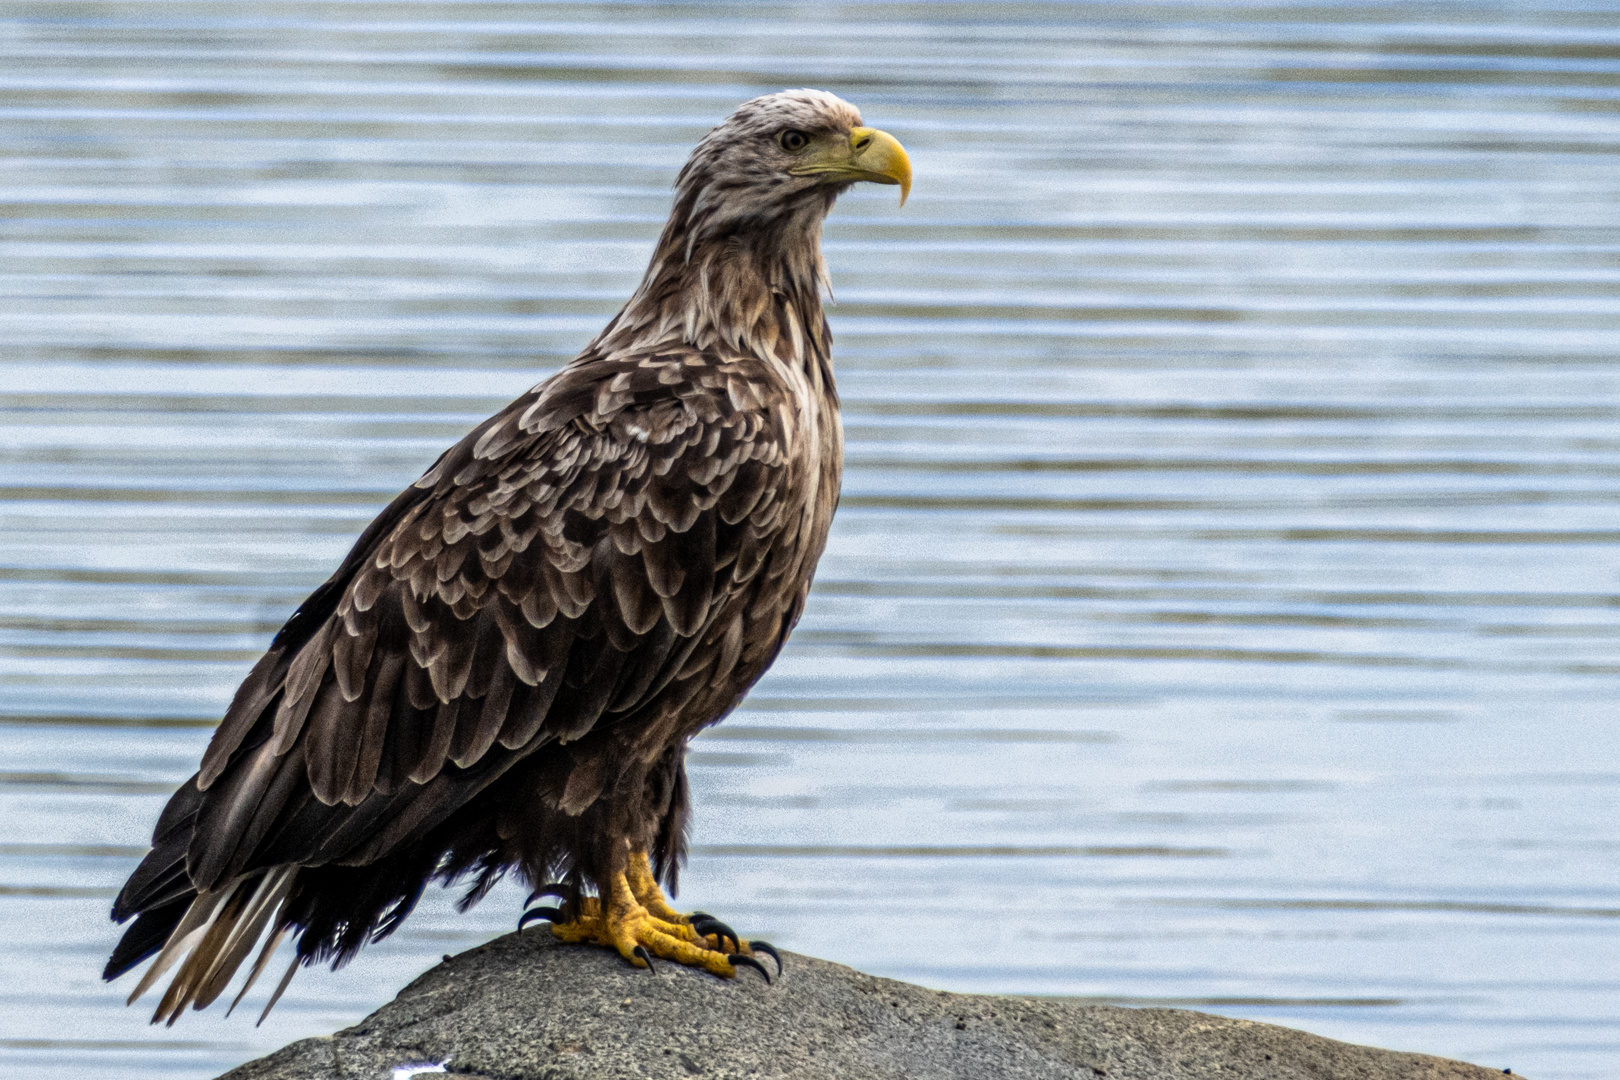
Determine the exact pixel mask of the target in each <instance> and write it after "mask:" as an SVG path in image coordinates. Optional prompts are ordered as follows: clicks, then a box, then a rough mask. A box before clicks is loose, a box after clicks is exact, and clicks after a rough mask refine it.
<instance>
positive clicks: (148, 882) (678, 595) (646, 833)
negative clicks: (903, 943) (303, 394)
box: [104, 90, 911, 1024]
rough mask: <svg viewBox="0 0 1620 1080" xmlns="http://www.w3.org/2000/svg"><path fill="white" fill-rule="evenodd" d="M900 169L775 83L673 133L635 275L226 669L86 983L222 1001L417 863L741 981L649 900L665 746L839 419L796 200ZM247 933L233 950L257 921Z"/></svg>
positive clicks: (772, 607) (710, 716)
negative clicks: (697, 128) (510, 880)
mask: <svg viewBox="0 0 1620 1080" xmlns="http://www.w3.org/2000/svg"><path fill="white" fill-rule="evenodd" d="M859 181H874V182H876V183H880V184H897V185H899V187H900V201H901V204H902V205H903V204H904V202H905V199H906V196H907V194H908V193H909V191H910V186H911V163H910V161H909V159H908V158H907V156H906V152H905V150H904V149H903V148H902V147H901V145H900V143H899V142H898V141H896V140H895V138H894V137H893V136H891V135H889V134H887V133H886V132H883V131H879V130H876V129H874V128H869V127H865V126H863V125H862V122H861V115H860V113H859V111H857V110H856V109H855V107H854V106H852V105H850V104H849V103H847V102H845V101H843V100H841V99H839V98H838V97H835V96H834V95H832V94H830V93H827V92H825V91H820V90H789V91H784V92H782V93H776V94H770V95H768V96H765V97H760V98H755V99H754V100H752V101H749V102H746V103H745V104H743V105H741V106H740V107H738V108H737V110H736V111H735V112H733V113H732V114H731V115H730V116H729V117H727V118H726V119H725V120H724V121H723V122H722V123H721V124H720V125H719V126H717V127H715V128H714V129H713V130H711V131H710V132H709V133H708V134H707V135H706V136H705V137H704V138H703V139H702V140H701V141H700V142H699V143H698V144H697V147H696V148H695V149H694V150H693V151H692V154H691V157H690V158H689V160H688V161H687V162H686V164H685V166H684V167H683V168H682V169H681V171H680V173H679V175H678V177H677V179H676V183H675V199H674V208H673V210H672V211H671V213H670V216H669V221H668V223H667V224H666V225H665V226H664V229H663V232H662V234H661V235H660V236H659V239H658V243H657V247H656V248H655V250H654V253H653V256H652V260H651V263H650V265H649V266H648V268H647V271H646V273H645V275H644V276H643V277H642V279H641V283H640V285H639V286H638V287H637V289H636V291H635V293H634V294H633V295H632V296H631V297H630V299H629V301H628V302H626V303H625V305H624V307H623V308H621V309H620V310H619V312H618V313H617V314H616V315H614V317H613V318H612V319H611V320H610V321H609V322H608V324H607V326H606V327H605V328H604V329H603V330H602V332H601V333H600V334H598V335H597V336H596V338H595V340H593V341H592V342H591V343H590V344H589V345H587V346H586V347H585V349H584V351H583V352H581V353H580V354H579V355H578V356H577V357H576V358H575V359H574V360H572V361H571V362H569V363H568V364H567V365H566V366H564V367H563V368H562V369H561V370H560V371H558V372H557V373H556V374H554V375H552V376H551V377H550V378H548V379H546V380H544V381H543V382H541V383H539V384H538V385H537V386H535V387H534V388H533V389H531V390H530V391H528V392H527V393H526V394H524V395H523V396H521V397H519V398H518V399H517V400H516V401H514V402H512V403H511V404H510V405H508V406H506V407H505V408H504V409H502V410H501V411H500V412H498V413H496V414H495V415H494V416H492V417H490V418H489V419H487V420H485V421H484V422H483V423H481V424H479V425H478V426H477V427H475V428H474V429H473V430H472V431H471V432H470V433H469V434H468V435H467V436H466V437H465V438H463V439H462V440H461V441H460V442H458V443H456V444H455V445H454V446H452V447H451V448H450V449H449V450H447V451H445V452H444V454H443V455H442V456H440V458H439V459H438V461H436V462H435V463H434V464H433V466H432V467H431V468H430V469H428V470H427V472H426V473H424V474H423V475H422V477H421V479H419V480H417V481H416V482H415V483H414V484H412V485H411V486H410V487H408V488H406V489H405V491H404V492H402V493H401V494H400V495H399V496H398V497H396V498H395V499H394V500H393V501H392V502H391V503H389V504H388V506H387V508H386V509H384V510H383V511H382V513H380V514H379V515H378V516H377V518H376V519H375V520H374V521H372V522H371V524H370V525H369V526H367V527H366V529H365V530H364V531H363V532H362V533H361V534H360V537H359V539H358V540H357V541H356V542H355V544H354V547H353V548H352V549H351V550H350V552H349V554H348V556H347V557H346V558H344V560H343V562H342V564H341V565H340V566H339V567H338V568H337V571H336V572H335V573H333V574H332V576H331V577H330V578H328V579H327V580H326V581H325V583H323V584H322V585H321V586H320V587H319V588H317V589H316V590H315V591H314V592H313V593H312V594H311V595H310V596H309V598H308V599H306V600H305V601H304V602H303V603H302V604H301V605H300V606H299V607H298V609H297V610H296V611H295V612H294V613H293V615H292V617H291V618H290V619H288V621H287V623H286V625H285V626H283V627H282V628H281V630H280V632H278V633H277V634H276V636H275V638H274V639H273V640H272V642H271V644H270V648H269V650H268V651H267V652H266V653H265V655H264V656H263V658H261V659H260V660H259V661H258V663H257V664H255V665H254V666H253V669H252V670H251V671H250V672H249V674H248V676H247V678H246V679H245V680H244V681H243V682H242V684H241V686H240V688H239V689H238V690H237V691H236V694H235V697H234V698H233V700H232V701H231V704H230V706H229V708H228V709H227V710H226V712H225V714H224V717H223V718H222V719H221V721H220V723H219V726H218V727H217V728H216V730H215V732H214V734H213V737H212V739H211V741H210V742H209V744H208V747H207V750H206V751H205V752H204V754H203V757H202V762H201V764H200V765H199V766H198V769H197V772H196V773H195V775H193V776H192V777H191V778H190V779H189V780H187V781H186V783H185V784H184V785H183V786H182V787H181V788H180V789H179V790H178V791H177V792H176V793H175V794H174V796H173V797H172V798H171V799H170V800H169V802H168V804H167V806H166V807H165V808H164V810H163V812H162V814H161V815H160V816H159V818H158V822H157V826H156V828H155V830H154V832H153V836H152V849H151V851H150V852H149V853H148V854H147V855H146V856H145V858H144V859H142V861H141V863H140V865H139V866H138V867H137V868H136V869H135V871H134V873H133V874H131V875H130V878H129V880H128V882H127V883H126V884H125V885H124V887H123V889H122V891H120V893H119V894H118V897H117V900H116V901H115V902H114V904H113V909H112V917H113V919H114V920H115V921H116V922H118V923H124V922H126V921H128V920H130V919H132V918H133V919H134V922H133V924H131V925H130V926H129V927H128V929H127V930H126V931H125V932H124V934H123V937H122V939H121V940H120V941H119V943H118V945H117V947H116V949H115V950H114V952H113V954H112V957H111V959H110V960H109V961H108V963H107V966H106V970H105V972H104V977H105V978H107V979H109V980H110V979H115V978H117V977H118V976H120V975H122V974H124V973H125V972H127V971H129V970H131V969H132V968H135V967H136V966H138V965H139V964H141V963H142V962H143V961H145V960H146V959H148V958H150V957H154V956H155V959H153V962H152V964H151V966H150V967H149V968H148V969H147V970H146V972H145V973H144V975H143V976H142V977H141V979H140V980H139V983H138V985H136V987H135V988H134V992H133V993H131V995H130V999H129V1000H130V1003H133V1002H134V1001H135V1000H136V999H137V998H139V997H140V996H141V995H142V994H143V993H144V992H146V991H147V990H148V989H150V988H151V987H152V986H153V985H154V984H156V983H157V982H158V980H160V979H161V978H162V977H163V976H164V975H165V974H166V973H168V972H169V971H171V970H173V971H174V974H173V976H172V977H171V978H170V981H169V983H168V985H167V988H166V989H165V991H164V993H163V995H162V998H161V1000H160V1001H159V1003H158V1006H157V1010H156V1012H155V1014H154V1015H153V1018H152V1022H153V1023H157V1022H159V1021H166V1022H167V1023H169V1024H173V1023H174V1021H175V1020H176V1019H177V1018H178V1017H179V1016H180V1014H181V1012H182V1011H183V1010H185V1009H186V1007H187V1006H192V1007H194V1008H197V1009H202V1008H205V1007H206V1006H208V1005H209V1004H211V1003H212V1002H213V1001H215V1000H216V999H217V998H218V997H219V996H220V995H221V993H222V992H223V991H224V990H225V989H226V987H227V985H228V984H229V983H230V981H231V980H232V977H233V976H234V974H235V973H236V972H237V970H238V969H239V968H241V967H242V966H243V965H244V964H245V963H246V962H247V960H248V957H249V955H250V954H251V953H252V952H253V950H254V949H255V947H257V948H258V953H257V957H256V958H255V959H254V962H253V963H252V964H251V966H250V967H249V968H248V973H247V975H246V977H245V979H244V985H243V986H242V988H241V990H240V991H239V992H238V994H237V995H236V997H235V1000H234V1001H233V1002H232V1005H231V1007H232V1008H233V1009H234V1008H235V1005H236V1004H237V1003H239V1002H240V1001H241V1000H242V997H243V995H245V994H246V993H247V991H248V989H249V988H251V987H252V986H253V984H254V982H255V981H256V980H257V979H258V977H259V975H260V974H261V972H262V971H263V970H264V968H265V966H266V964H267V963H268V962H269V960H270V959H271V957H272V956H273V955H274V954H275V952H276V950H277V948H278V947H279V946H280V944H281V943H282V942H283V940H284V939H286V938H287V937H289V936H291V937H293V938H294V940H295V943H296V949H295V954H294V956H293V958H292V962H291V964H290V965H289V966H288V967H287V969H286V974H285V975H284V976H283V977H282V979H281V982H280V985H279V986H277V987H276V989H275V991H274V993H273V994H272V995H271V997H270V1001H269V1004H267V1005H266V1006H265V1009H264V1013H263V1014H261V1016H260V1019H261V1021H262V1019H263V1017H264V1016H265V1015H268V1013H269V1011H270V1009H271V1008H273V1007H274V1005H275V1003H276V1001H277V1000H278V999H279V998H280V996H281V994H282V992H283V991H285V989H286V987H287V985H288V983H289V982H290V981H291V979H292V976H293V974H294V973H295V972H296V971H297V970H298V969H299V967H304V966H312V965H314V964H317V963H328V962H329V963H330V964H331V965H332V966H333V967H334V968H336V967H338V966H340V965H342V964H343V963H345V962H347V961H348V960H349V959H350V958H352V957H353V956H354V955H355V954H356V953H357V952H358V951H359V949H360V948H361V947H362V946H363V945H365V944H366V943H367V942H370V941H376V940H379V939H381V938H383V937H386V936H387V935H388V934H390V933H392V932H393V931H394V930H395V929H397V928H398V927H399V925H400V923H401V922H402V921H403V920H404V919H405V918H406V916H408V915H409V914H410V912H411V910H412V908H413V907H414V906H415V905H416V903H417V901H418V899H419V898H420V897H421V896H422V893H423V890H424V889H425V888H426V886H427V885H428V883H429V882H433V881H437V882H441V883H444V884H451V883H453V882H456V881H458V880H464V879H470V881H471V885H470V888H469V889H468V891H467V893H466V894H465V895H464V896H463V897H462V899H461V900H460V906H461V907H462V909H465V908H467V907H469V906H471V905H472V904H474V903H476V902H477V901H478V900H479V899H480V898H482V897H483V896H484V895H485V893H487V891H488V890H489V889H490V887H491V886H493V885H494V884H495V882H496V881H498V880H499V879H500V878H501V877H502V876H503V875H505V874H507V873H509V872H512V873H515V874H517V875H518V876H519V877H520V878H521V879H522V880H523V881H524V882H526V883H527V884H528V885H530V886H532V887H534V889H535V892H534V894H533V895H531V896H530V898H529V900H530V902H531V903H533V902H534V901H536V900H537V899H538V898H540V897H551V898H554V899H555V900H556V901H557V904H556V906H544V905H542V906H537V907H535V908H533V909H531V910H530V911H528V912H526V913H525V914H524V916H523V918H522V919H521V920H520V921H519V926H520V928H521V926H522V925H524V923H526V922H528V921H532V920H535V919H546V920H548V921H550V923H551V924H552V926H551V929H552V933H553V934H555V935H556V936H557V937H558V938H559V939H561V940H563V941H565V942H588V943H595V944H598V945H603V946H608V947H610V948H613V949H616V950H617V951H618V953H619V954H620V955H621V956H622V957H624V959H625V960H626V961H627V962H628V963H630V964H632V965H634V966H636V967H651V966H652V963H653V958H654V957H659V958H662V959H664V960H669V961H673V962H675V963H678V964H683V965H689V966H693V967H697V968H701V969H703V970H706V971H709V972H712V973H713V974H715V975H718V976H721V977H725V978H730V977H734V976H735V975H736V974H737V972H738V969H739V967H740V966H748V967H752V968H754V969H757V970H758V971H759V973H760V974H762V975H765V976H766V978H767V979H768V978H769V975H768V973H767V972H766V969H765V967H764V965H763V964H761V963H760V961H759V960H758V959H756V957H755V953H765V954H767V955H769V956H772V957H773V958H775V959H776V965H777V970H778V973H780V967H781V962H780V959H779V958H776V954H775V950H773V949H771V948H770V947H769V946H768V945H767V944H766V943H764V942H757V941H756V942H748V941H746V940H744V939H741V938H739V937H738V936H737V934H736V933H735V932H734V931H732V930H731V928H730V927H728V926H726V925H725V924H723V923H720V922H719V921H717V920H715V919H714V918H712V917H711V916H708V915H705V914H703V913H694V914H692V915H684V914H681V913H680V912H678V911H676V910H675V909H674V908H673V907H671V905H670V903H669V901H668V899H667V898H666V895H665V893H664V892H663V891H662V889H661V888H660V883H662V886H663V888H667V889H668V890H669V895H674V894H675V892H676V887H677V872H678V869H679V867H680V865H681V863H682V862H683V861H684V859H685V855H686V830H687V824H688V820H689V817H690V813H691V808H690V794H689V793H690V788H689V785H688V781H687V777H686V770H685V757H686V752H687V746H688V744H689V743H690V741H691V739H692V737H693V736H694V735H696V734H697V733H698V732H699V731H701V730H702V729H703V728H704V727H706V726H708V725H711V724H714V723H716V722H717V721H719V720H720V719H721V718H723V717H724V716H725V715H726V714H727V713H728V712H730V711H731V710H732V709H734V708H736V706H737V704H738V703H739V702H740V701H741V700H742V698H743V696H744V695H745V694H746V693H747V692H748V690H749V688H750V687H751V686H752V685H753V684H754V682H755V681H756V680H758V679H759V677H760V676H761V674H763V673H764V671H765V670H766V668H768V667H769V666H770V665H771V662H772V661H773V660H774V659H775V658H776V656H777V654H778V653H779V652H780V651H781V650H782V646H783V644H784V643H785V642H786V641H787V638H788V635H789V633H791V632H792V630H793V627H794V625H795V624H796V623H797V622H798V620H799V616H800V614H801V613H802V612H803V610H804V605H805V600H806V597H807V595H808V593H809V590H810V583H811V578H812V576H813V575H814V573H815V568H816V562H817V560H818V559H819V558H820V556H821V552H822V549H823V548H824V547H825V545H826V542H827V531H828V527H829V525H830V523H831V521H832V517H833V512H834V510H835V509H836V507H837V505H838V494H839V484H840V479H841V476H842V467H843V466H842V460H843V428H842V423H841V421H840V419H839V414H838V393H837V389H836V386H835V384H834V380H833V370H832V362H831V344H832V339H831V335H830V333H829V330H828V326H827V320H826V317H825V315H824V313H823V310H822V302H821V298H822V295H823V293H824V292H827V291H828V275H827V268H826V263H825V261H824V259H823V257H822V254H821V231H822V222H823V220H824V219H825V218H826V216H827V213H828V211H830V210H831V209H832V206H833V204H834V202H835V200H836V199H837V198H838V196H839V195H840V194H841V193H842V192H844V191H846V190H848V189H849V188H850V187H851V186H852V185H854V184H855V183H857V182H859ZM261 942H262V944H261Z"/></svg>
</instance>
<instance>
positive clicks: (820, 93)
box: [675, 90, 911, 243]
mask: <svg viewBox="0 0 1620 1080" xmlns="http://www.w3.org/2000/svg"><path fill="white" fill-rule="evenodd" d="M859 180H872V181H875V182H877V183H879V184H898V185H900V202H901V204H902V205H904V203H905V201H906V196H907V195H908V194H909V193H910V191H911V161H910V159H909V158H907V157H906V152H905V150H904V149H903V148H902V147H901V146H900V143H899V142H898V141H896V139H895V138H894V136H892V135H890V134H888V133H887V132H884V131H878V130H877V129H876V128H869V127H863V126H862V125H861V114H860V111H859V110H858V109H856V108H855V106H853V105H851V104H850V103H849V102H847V101H844V100H843V99H841V98H839V97H836V96H835V95H833V94H829V93H827V92H826V91H825V90H784V91H782V92H781V93H777V94H767V95H766V96H765V97H758V98H755V99H754V100H752V101H748V102H744V103H743V104H742V105H740V106H739V107H738V108H737V110H736V111H735V112H733V113H732V114H731V115H730V116H728V117H727V118H726V119H725V121H724V122H722V123H721V124H720V125H719V126H718V127H716V128H715V129H714V130H713V131H710V132H709V134H708V135H706V136H704V138H703V141H702V142H700V143H698V145H697V148H696V149H694V150H693V151H692V156H691V158H690V159H689V160H688V161H687V163H686V167H685V168H683V169H682V170H681V174H680V178H679V179H678V180H677V181H676V185H675V186H676V190H677V193H678V194H677V197H676V203H677V206H682V207H683V208H684V209H685V210H686V221H685V227H686V230H687V239H688V242H689V243H691V242H694V241H700V240H702V239H706V238H709V237H715V236H724V235H728V234H736V233H745V232H749V231H754V230H762V231H766V232H777V231H778V230H780V229H782V228H783V227H786V228H787V229H789V230H792V228H793V227H794V226H795V225H799V226H802V227H805V228H808V229H814V228H815V227H816V226H817V225H819V224H820V222H821V219H822V218H823V217H825V216H826V214H827V211H828V210H829V209H831V207H832V204H833V200H835V199H836V198H837V197H838V195H839V194H840V193H841V192H843V191H846V190H848V189H849V187H850V185H852V184H854V183H855V182H856V181H859Z"/></svg>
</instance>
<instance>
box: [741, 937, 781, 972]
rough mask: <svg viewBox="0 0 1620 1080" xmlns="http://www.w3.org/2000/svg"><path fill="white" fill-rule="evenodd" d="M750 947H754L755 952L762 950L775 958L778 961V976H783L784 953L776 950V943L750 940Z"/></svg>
mask: <svg viewBox="0 0 1620 1080" xmlns="http://www.w3.org/2000/svg"><path fill="white" fill-rule="evenodd" d="M748 947H749V948H750V949H753V950H754V951H755V952H762V953H764V954H765V955H766V956H768V957H770V958H771V959H772V960H775V961H776V974H777V977H778V978H780V977H781V975H782V954H781V953H779V952H777V951H776V946H775V945H772V944H771V943H770V942H768V941H750V942H749V943H748Z"/></svg>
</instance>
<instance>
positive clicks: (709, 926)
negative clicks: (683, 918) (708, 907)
mask: <svg viewBox="0 0 1620 1080" xmlns="http://www.w3.org/2000/svg"><path fill="white" fill-rule="evenodd" d="M692 929H693V930H696V931H697V932H698V935H699V936H701V937H708V936H709V935H710V934H713V935H714V936H715V937H717V938H719V939H720V944H721V945H725V943H726V940H727V939H728V938H729V939H730V941H731V949H732V951H733V952H735V951H736V950H738V949H740V948H742V939H741V938H739V937H738V936H737V931H735V930H733V929H732V928H731V927H729V926H727V925H726V924H725V923H723V922H721V921H720V920H719V919H716V918H713V917H709V918H704V919H694V920H693V921H692Z"/></svg>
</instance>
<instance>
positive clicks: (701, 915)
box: [686, 911, 714, 922]
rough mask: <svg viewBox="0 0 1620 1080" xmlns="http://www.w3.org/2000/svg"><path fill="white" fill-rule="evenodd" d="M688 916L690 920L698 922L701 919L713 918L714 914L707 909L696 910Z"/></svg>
mask: <svg viewBox="0 0 1620 1080" xmlns="http://www.w3.org/2000/svg"><path fill="white" fill-rule="evenodd" d="M686 918H687V920H688V921H689V922H697V921H698V920H699V919H712V918H714V916H713V915H710V914H709V913H708V912H707V911H694V912H692V914H690V915H688V916H687V917H686Z"/></svg>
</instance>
